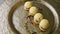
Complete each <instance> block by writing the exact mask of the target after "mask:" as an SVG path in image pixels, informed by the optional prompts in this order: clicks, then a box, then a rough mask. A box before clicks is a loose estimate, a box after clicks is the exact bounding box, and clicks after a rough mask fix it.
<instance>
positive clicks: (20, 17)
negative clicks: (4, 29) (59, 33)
mask: <svg viewBox="0 0 60 34" xmlns="http://www.w3.org/2000/svg"><path fill="white" fill-rule="evenodd" d="M23 4H24V2H18V3H16V4H15V5H14V6H13V7H12V8H11V10H10V13H9V17H8V20H9V22H10V24H11V25H10V26H11V28H12V30H14V31H15V32H16V33H17V34H20V33H21V34H30V33H29V32H27V31H26V29H25V27H24V26H25V22H24V20H25V17H26V12H25V10H24V9H23ZM33 4H34V5H35V6H37V7H39V8H41V9H42V10H41V11H40V12H41V13H42V14H43V15H44V18H46V19H48V20H49V22H50V25H51V27H50V30H49V31H48V32H41V33H39V31H37V33H38V34H45V33H46V34H53V33H54V32H56V30H57V28H58V25H59V20H58V15H57V13H56V12H55V10H54V9H52V8H53V7H52V8H51V6H50V4H49V5H48V3H46V2H44V1H43V2H42V3H37V2H33ZM51 9H52V10H51Z"/></svg>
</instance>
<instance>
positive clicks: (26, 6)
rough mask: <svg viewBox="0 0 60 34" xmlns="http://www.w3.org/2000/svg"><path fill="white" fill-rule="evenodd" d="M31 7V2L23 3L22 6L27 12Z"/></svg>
mask: <svg viewBox="0 0 60 34" xmlns="http://www.w3.org/2000/svg"><path fill="white" fill-rule="evenodd" d="M31 7H32V2H30V1H27V2H25V4H24V9H25V10H29V9H30V8H31Z"/></svg>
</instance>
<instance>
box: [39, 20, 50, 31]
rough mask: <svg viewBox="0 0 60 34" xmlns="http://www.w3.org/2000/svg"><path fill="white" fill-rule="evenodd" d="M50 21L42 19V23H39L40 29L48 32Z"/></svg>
mask: <svg viewBox="0 0 60 34" xmlns="http://www.w3.org/2000/svg"><path fill="white" fill-rule="evenodd" d="M49 25H50V24H49V21H48V20H47V19H42V20H41V22H40V23H39V28H40V29H41V30H42V31H46V30H47V29H48V28H49Z"/></svg>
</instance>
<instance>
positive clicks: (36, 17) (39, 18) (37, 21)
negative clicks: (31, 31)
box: [34, 13, 43, 24]
mask: <svg viewBox="0 0 60 34" xmlns="http://www.w3.org/2000/svg"><path fill="white" fill-rule="evenodd" d="M42 19H43V15H42V14H41V13H37V14H35V15H34V23H36V24H39V22H40V21H41V20H42Z"/></svg>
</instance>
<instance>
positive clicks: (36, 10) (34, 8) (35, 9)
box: [29, 6, 38, 16]
mask: <svg viewBox="0 0 60 34" xmlns="http://www.w3.org/2000/svg"><path fill="white" fill-rule="evenodd" d="M37 12H38V8H37V7H35V6H32V7H31V8H30V10H29V15H31V16H34V15H35V14H36V13H37Z"/></svg>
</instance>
